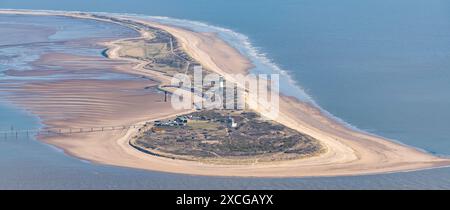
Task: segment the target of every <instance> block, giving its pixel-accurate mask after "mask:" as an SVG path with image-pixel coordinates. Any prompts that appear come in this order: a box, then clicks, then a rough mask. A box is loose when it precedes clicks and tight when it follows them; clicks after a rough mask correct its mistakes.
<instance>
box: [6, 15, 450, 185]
mask: <svg viewBox="0 0 450 210" xmlns="http://www.w3.org/2000/svg"><path fill="white" fill-rule="evenodd" d="M8 12H10V13H11V12H14V11H8ZM21 13H24V11H21ZM26 13H29V14H39V15H52V14H53V15H54V13H47V12H26ZM61 14H63V15H67V16H72V17H80V18H86V17H83V16H81V15H79V14H76V13H61ZM128 18H130V19H133V18H131V17H128ZM134 20H135V21H137V22H141V23H144V24H148V25H150V26H153V27H157V28H160V29H162V30H165V31H167V32H169V33H171V34H172V35H173V36H175V37H176V38H177V39H178V41H179V42H180V43H181V45H182V46H183V48H184V49H185V51H186V52H187V53H188V54H189V55H191V57H193V58H194V59H195V60H197V61H198V62H199V63H201V64H202V65H203V66H204V68H206V69H209V70H211V71H214V72H217V73H218V74H221V75H223V76H224V77H225V79H227V80H230V81H233V80H235V79H234V78H233V75H231V74H236V73H240V74H246V73H247V72H248V70H249V68H250V67H251V63H250V62H249V61H248V60H247V59H246V58H245V57H244V56H243V55H241V54H240V53H239V52H238V51H237V50H235V49H234V48H232V47H230V46H229V45H228V44H226V42H224V41H223V40H221V39H220V38H218V37H217V36H215V35H214V34H206V33H197V32H193V31H189V30H186V29H182V28H177V27H173V26H167V25H162V24H159V23H154V22H149V21H147V20H142V19H137V18H134ZM141 33H142V37H144V38H145V37H146V36H148V34H146V33H145V31H141ZM118 43H120V40H118V41H113V42H109V43H105V44H106V45H107V46H108V47H109V48H111V50H110V51H109V53H108V54H109V57H110V58H111V59H113V60H117V61H118V62H124V63H123V64H121V65H117V66H115V67H114V71H121V72H124V73H130V74H136V75H141V76H146V77H149V78H152V79H155V80H157V81H158V82H159V83H162V84H164V83H168V82H169V81H170V78H167V77H165V76H164V75H160V74H158V73H155V72H151V71H148V70H145V69H143V66H144V65H145V62H141V61H137V60H133V59H129V58H127V59H125V58H121V57H119V56H118V55H117V51H118V49H119V48H120V44H118ZM65 60H67V58H66V59H65ZM79 62H80V63H83V62H82V59H81V60H79ZM131 62H134V63H136V65H134V66H132V67H131V66H130V65H131V64H130V63H131ZM80 65H81V64H80ZM90 82H92V83H90ZM122 82H123V83H115V84H116V85H111V84H108V82H104V83H102V82H100V83H99V82H98V81H66V83H65V84H64V85H59V86H58V84H52V85H53V86H52V85H48V84H47V86H42V85H41V86H36V85H34V86H29V87H26V88H25V89H24V90H28V91H30V92H34V91H38V92H39V91H40V92H42V94H44V95H45V96H46V97H44V98H45V101H47V103H48V104H39V103H38V102H36V101H34V99H33V100H30V101H33V102H31V103H35V104H30V103H27V102H20V104H22V105H24V106H25V107H27V108H28V109H31V110H35V111H33V113H35V114H37V115H38V116H40V117H41V118H43V119H44V122H45V123H46V124H47V125H54V126H57V127H59V126H61V125H66V126H74V125H77V126H81V125H85V124H86V123H88V121H92V122H91V123H92V124H97V123H102V124H116V123H118V124H122V123H142V122H146V121H150V120H155V119H160V118H166V117H168V116H174V115H176V114H180V113H182V112H189V111H191V110H185V111H179V110H178V111H177V110H173V109H171V108H170V106H168V105H167V104H164V103H160V102H157V98H158V94H153V95H152V94H150V93H149V94H148V95H144V96H142V97H141V96H136V95H134V96H123V95H120V94H121V91H120V90H114V87H115V86H117V85H120V86H121V87H125V88H131V89H133V88H136V89H139V88H142V87H143V86H144V85H148V84H140V83H139V82H137V81H133V82H130V81H122ZM153 84H154V83H153ZM67 85H71V86H72V87H92V88H93V89H88V90H87V91H85V92H83V91H81V92H79V91H73V94H69V96H67V94H65V93H64V92H65V91H66V90H64V91H58V89H57V88H58V87H60V86H64V87H66V86H67ZM90 85H91V86H90ZM139 85H142V86H139ZM155 85H156V84H155ZM94 86H95V87H99V89H96V88H94ZM102 88H103V90H105V88H106V89H108V90H109V92H110V93H111V95H110V94H105V93H104V92H102V91H101V90H102ZM50 90H51V91H50ZM59 94H60V95H59ZM122 94H123V93H122ZM152 97H153V98H152ZM91 98H95V100H94V99H91ZM98 98H99V99H98ZM36 100H39V99H36ZM68 101H72V102H74V101H76V102H79V103H67V102H68ZM143 101H147V102H148V106H143V105H142V103H143ZM252 103H253V104H255V103H256V102H252V101H250V102H249V104H252ZM55 104H58V106H59V105H64V106H66V108H67V109H66V108H64V109H61V110H54V109H53V106H52V105H55ZM33 107H35V108H33ZM68 108H73V109H76V111H73V112H70V111H68V110H70V109H68ZM36 110H38V111H36ZM256 111H258V112H260V113H261V114H262V115H264V114H265V110H256ZM66 112H67V113H72V114H73V117H74V118H73V119H72V120H48V119H52V118H51V117H48V116H47V115H46V114H48V113H50V114H49V116H50V115H52V116H55V117H57V116H60V115H61V113H66ZM97 112H101V113H102V114H97V115H94V114H92V113H97ZM84 117H86V118H84ZM276 121H278V122H279V123H281V124H284V125H286V126H288V127H290V128H293V129H296V130H298V131H300V132H302V133H305V134H308V135H310V136H312V137H314V138H316V139H318V140H320V141H321V143H322V144H323V145H324V146H325V147H326V148H327V151H326V152H325V153H323V154H321V155H319V156H315V157H310V158H305V159H298V160H291V161H282V162H276V163H274V164H270V163H261V164H254V165H245V166H243V165H212V164H205V163H199V162H194V161H182V160H173V159H167V158H162V157H155V156H152V155H148V154H145V153H142V152H140V151H137V150H136V149H134V148H133V147H131V146H130V145H129V140H130V138H131V137H133V136H134V135H135V134H136V133H137V129H138V128H130V129H129V130H126V131H111V132H104V133H102V134H101V136H99V135H95V134H72V135H68V136H53V137H45V138H43V140H44V141H45V142H47V143H50V144H52V145H55V146H57V147H59V148H62V149H64V151H65V152H67V153H69V154H71V155H74V156H76V157H79V158H81V159H86V160H89V161H93V162H96V163H101V164H107V165H114V166H122V167H131V168H139V169H146V170H156V171H164V172H171V173H184V174H195V175H208V176H242V177H305V176H339V175H361V174H375V173H387V172H398V171H409V170H419V169H425V168H435V167H442V166H448V165H449V164H450V160H448V159H443V158H439V157H435V156H433V155H431V154H428V153H425V152H422V151H419V150H417V149H414V148H412V147H408V146H405V145H401V144H398V143H395V142H392V141H389V140H387V139H384V138H381V137H377V136H374V135H370V134H366V133H362V132H360V131H356V130H353V129H351V128H348V127H345V126H343V125H342V124H340V123H338V122H336V121H335V120H333V119H331V118H329V117H328V116H327V115H325V114H324V113H322V112H321V111H320V109H318V108H316V107H314V106H312V105H311V104H308V103H304V102H300V101H298V100H296V99H294V98H292V97H286V96H282V97H281V99H280V114H279V117H278V118H277V119H276Z"/></svg>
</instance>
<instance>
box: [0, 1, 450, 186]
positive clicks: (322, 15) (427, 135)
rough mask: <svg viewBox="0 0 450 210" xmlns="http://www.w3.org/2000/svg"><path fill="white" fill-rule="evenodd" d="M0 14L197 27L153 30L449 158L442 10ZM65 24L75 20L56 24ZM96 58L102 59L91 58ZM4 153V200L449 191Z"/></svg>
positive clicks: (7, 118)
mask: <svg viewBox="0 0 450 210" xmlns="http://www.w3.org/2000/svg"><path fill="white" fill-rule="evenodd" d="M0 8H23V9H56V10H81V11H101V12H115V13H137V14H145V15H151V16H169V17H174V18H178V19H187V20H194V21H200V22H203V23H206V24H200V23H198V22H186V21H180V20H173V19H164V18H158V19H159V20H160V21H168V22H171V23H173V24H181V25H184V26H189V27H193V28H195V29H196V30H206V31H216V32H218V33H219V34H220V35H221V36H222V37H223V38H224V39H226V40H227V41H229V42H230V44H233V45H235V46H236V47H238V48H239V50H241V51H242V52H244V53H245V54H247V55H248V56H249V57H251V58H252V60H253V61H254V62H255V63H256V64H257V65H256V67H257V69H255V70H254V71H265V70H266V68H271V69H272V70H274V71H280V70H285V71H287V72H289V75H291V77H292V79H293V80H294V81H295V82H296V83H297V84H298V86H299V87H301V88H302V89H304V90H305V91H306V93H307V95H304V94H303V93H302V90H301V89H300V88H298V89H294V90H293V92H291V94H293V95H296V94H298V95H296V96H298V97H307V98H308V97H311V98H312V99H313V100H314V101H315V102H316V103H317V104H318V105H320V106H321V107H322V108H324V109H325V110H327V111H329V112H330V113H331V114H333V115H335V116H336V117H338V118H340V119H343V120H344V121H346V122H348V123H350V124H351V125H354V126H356V127H358V128H360V129H363V130H366V131H369V132H372V133H375V134H379V135H382V136H386V137H388V138H391V139H395V140H398V141H401V142H403V143H405V144H407V145H411V146H415V147H419V148H422V149H424V150H426V151H428V152H431V153H436V154H440V155H450V139H449V137H448V136H450V129H449V127H448V126H449V125H450V122H449V121H450V110H448V107H450V95H449V94H448V91H449V90H450V72H449V71H450V70H449V67H450V63H449V62H450V59H449V57H450V48H449V46H450V18H449V17H450V2H448V1H444V0H397V1H389V0H378V1H358V0H342V1H332V0H319V1H317V0H285V1H269V0H260V1H239V0H228V1H207V0H192V1H182V0H176V1H174V0H172V1H170V0H169V1H163V0H157V1H151V3H150V2H149V1H144V0H136V1H127V2H115V3H110V2H109V1H104V0H94V1H89V2H85V3H83V2H75V1H61V0H60V1H56V0H42V1H39V2H36V1H20V2H16V1H8V0H6V1H2V2H0ZM66 21H68V22H70V21H74V20H62V21H60V22H59V23H58V22H56V23H58V24H62V25H64V24H65V22H66ZM38 22H39V21H38ZM44 22H45V21H44ZM48 22H50V23H51V22H52V21H48ZM70 24H73V23H70ZM84 24H86V25H85V26H84ZM84 24H76V25H80V27H87V28H84V29H86V31H89V32H90V33H89V34H84V33H82V34H81V35H79V36H89V37H92V36H93V37H96V36H99V37H102V36H106V34H102V32H101V31H102V30H105V31H108V30H117V33H120V31H122V30H124V29H118V28H116V29H111V26H107V25H104V26H97V24H98V23H95V26H94V27H93V28H89V27H90V26H89V24H88V23H84ZM209 25H215V26H219V27H220V28H214V27H210V26H209ZM49 27H52V26H49ZM69 28H70V27H69ZM60 29H62V30H60V31H63V32H62V33H59V34H60V35H56V36H53V38H55V39H58V38H59V39H64V38H66V37H71V36H77V31H76V30H75V31H72V32H71V31H70V30H68V29H67V28H64V27H62V28H60ZM96 29H98V30H96ZM225 29H231V30H232V31H229V30H225ZM233 31H235V32H238V33H239V34H236V33H233ZM244 34H245V35H244ZM2 37H3V36H2ZM2 39H3V38H2ZM0 42H1V41H0ZM250 43H251V44H252V45H251V46H249V45H248V44H250ZM255 50H256V51H255ZM83 52H84V51H83ZM89 52H90V51H89ZM95 52H99V50H98V49H97V51H94V52H91V53H95ZM2 55H3V54H2ZM27 58H29V57H28V56H27ZM266 58H267V59H270V60H272V61H273V62H272V63H270V62H268V60H267V59H266ZM30 59H33V58H32V57H31V58H30ZM274 64H276V66H274ZM2 67H3V68H5V67H4V66H3V65H1V64H0V68H2ZM0 70H1V69H0ZM12 121H15V122H14V123H15V124H17V125H21V126H25V127H26V126H31V127H33V126H36V125H38V120H37V119H35V118H34V117H33V116H29V115H28V114H26V113H24V112H23V111H20V110H17V109H14V108H12V107H10V106H8V105H6V104H5V105H2V106H0V127H1V128H5V129H8V128H9V126H10V124H12V123H13V122H12ZM0 139H1V138H0ZM0 145H1V147H0V151H1V152H0V155H1V159H0V176H1V177H2V179H0V188H119V189H130V188H131V189H133V188H140V189H142V188H143V189H161V188H163V189H179V188H181V189H211V188H212V189H223V188H226V189H450V169H449V168H443V169H433V170H425V171H417V172H405V173H394V174H384V175H370V176H352V177H332V178H301V179H298V178H292V179H255V178H217V177H198V176H188V175H174V174H167V173H159V172H148V171H140V170H131V169H122V168H116V167H106V166H99V165H93V164H90V163H85V162H81V161H79V160H77V159H74V158H71V157H67V156H66V155H64V154H63V153H61V152H60V151H58V150H56V149H54V148H52V147H49V146H47V145H44V144H42V143H39V142H37V141H35V140H33V139H32V138H31V137H30V138H25V137H19V138H18V139H17V140H11V138H6V139H3V140H0Z"/></svg>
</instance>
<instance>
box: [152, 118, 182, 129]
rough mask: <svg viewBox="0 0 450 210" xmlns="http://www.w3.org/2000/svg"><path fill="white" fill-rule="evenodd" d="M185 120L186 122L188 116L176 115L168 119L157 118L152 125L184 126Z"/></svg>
mask: <svg viewBox="0 0 450 210" xmlns="http://www.w3.org/2000/svg"><path fill="white" fill-rule="evenodd" d="M187 122H188V118H187V117H177V118H176V119H175V120H168V121H160V120H157V121H155V123H154V125H155V127H163V126H169V127H173V126H186V124H187Z"/></svg>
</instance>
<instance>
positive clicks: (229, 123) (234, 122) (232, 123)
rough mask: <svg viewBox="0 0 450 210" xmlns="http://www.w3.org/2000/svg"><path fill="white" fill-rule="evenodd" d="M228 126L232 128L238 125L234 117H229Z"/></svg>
mask: <svg viewBox="0 0 450 210" xmlns="http://www.w3.org/2000/svg"><path fill="white" fill-rule="evenodd" d="M227 121H228V122H227V123H228V126H229V127H232V128H236V127H237V126H238V124H237V122H236V121H235V120H234V118H233V117H228V120H227Z"/></svg>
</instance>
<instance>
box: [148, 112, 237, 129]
mask: <svg viewBox="0 0 450 210" xmlns="http://www.w3.org/2000/svg"><path fill="white" fill-rule="evenodd" d="M189 120H206V121H221V122H224V123H226V124H227V126H228V127H230V128H236V127H238V123H237V122H236V120H235V119H234V118H233V117H231V116H228V117H227V118H222V119H211V118H209V117H206V116H201V117H199V116H192V115H188V116H178V117H177V118H175V120H167V121H160V120H158V121H155V122H154V126H155V127H174V126H186V124H187V123H188V121H189Z"/></svg>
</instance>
